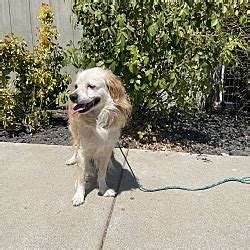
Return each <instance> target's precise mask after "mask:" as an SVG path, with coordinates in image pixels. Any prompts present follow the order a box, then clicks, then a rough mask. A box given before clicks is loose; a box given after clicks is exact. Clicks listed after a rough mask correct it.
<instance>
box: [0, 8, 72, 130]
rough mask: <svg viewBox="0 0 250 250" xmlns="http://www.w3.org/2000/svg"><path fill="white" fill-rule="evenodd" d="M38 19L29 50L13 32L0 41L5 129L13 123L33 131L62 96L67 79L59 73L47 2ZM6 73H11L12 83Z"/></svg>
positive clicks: (60, 55) (60, 58)
mask: <svg viewBox="0 0 250 250" xmlns="http://www.w3.org/2000/svg"><path fill="white" fill-rule="evenodd" d="M38 19H39V20H40V22H41V26H40V28H39V31H38V45H37V46H36V47H34V49H33V52H31V51H29V50H28V49H27V44H26V42H25V41H24V40H23V39H22V38H20V37H16V36H14V35H13V34H10V35H8V36H6V37H5V38H4V40H1V41H0V51H1V53H0V56H1V57H0V58H1V60H0V66H1V76H0V77H1V92H2V93H1V95H2V97H3V101H2V103H3V111H2V122H3V127H4V128H5V129H7V130H11V129H15V128H16V127H17V126H21V127H23V126H25V127H26V128H27V129H28V130H33V129H36V128H38V127H39V126H40V125H48V124H49V119H50V115H49V113H48V112H47V110H48V109H53V108H55V107H57V105H58V102H59V101H63V98H64V99H65V95H63V93H64V91H65V90H66V88H67V86H68V84H69V82H70V78H69V76H68V75H67V74H61V73H60V71H61V69H62V62H63V60H64V57H63V52H62V49H61V48H60V47H59V45H58V44H57V43H56V38H57V35H58V32H57V30H56V28H54V27H52V22H53V19H54V15H53V13H52V9H51V7H50V6H49V5H47V4H43V5H42V7H41V10H40V13H39V15H38ZM10 73H12V74H13V73H14V80H13V81H12V86H11V84H10Z"/></svg>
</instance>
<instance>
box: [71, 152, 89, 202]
mask: <svg viewBox="0 0 250 250" xmlns="http://www.w3.org/2000/svg"><path fill="white" fill-rule="evenodd" d="M77 157H78V160H77V170H78V178H77V180H76V193H75V195H74V197H73V199H72V202H73V205H74V206H79V205H81V204H82V203H84V196H85V183H86V164H87V159H85V158H84V157H83V154H82V152H81V151H80V150H79V151H78V153H77Z"/></svg>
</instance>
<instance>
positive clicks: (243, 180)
mask: <svg viewBox="0 0 250 250" xmlns="http://www.w3.org/2000/svg"><path fill="white" fill-rule="evenodd" d="M118 147H119V149H120V151H121V153H122V155H123V157H124V159H125V161H126V163H127V165H128V167H129V169H130V171H131V173H132V175H133V177H134V179H135V181H136V182H137V178H136V176H135V174H134V171H133V169H132V167H131V165H130V163H129V161H128V159H127V157H126V155H125V154H124V152H123V150H122V147H121V145H120V143H118ZM233 181H234V182H240V183H243V184H250V176H247V177H242V178H234V177H230V178H225V179H223V180H221V181H217V182H215V183H212V184H208V185H204V186H201V187H195V188H190V187H183V186H165V187H160V188H153V189H149V188H145V187H143V186H142V185H141V184H139V183H138V185H139V189H140V190H141V191H143V192H151V193H152V192H158V191H163V190H170V189H178V190H185V191H202V190H206V189H210V188H213V187H216V186H219V185H221V184H224V183H226V182H233Z"/></svg>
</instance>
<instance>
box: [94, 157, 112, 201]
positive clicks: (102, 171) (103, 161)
mask: <svg viewBox="0 0 250 250" xmlns="http://www.w3.org/2000/svg"><path fill="white" fill-rule="evenodd" d="M110 157H111V153H110V154H107V155H104V156H99V157H98V159H97V160H96V165H97V167H98V177H97V181H98V185H99V192H100V193H101V194H102V195H103V196H105V197H114V196H115V195H116V192H115V190H114V189H111V188H109V187H108V186H107V184H106V175H107V169H108V164H109V161H110Z"/></svg>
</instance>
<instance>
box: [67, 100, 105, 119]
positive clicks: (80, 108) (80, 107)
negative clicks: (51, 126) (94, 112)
mask: <svg viewBox="0 0 250 250" xmlns="http://www.w3.org/2000/svg"><path fill="white" fill-rule="evenodd" d="M100 100H101V98H100V97H96V98H95V99H94V100H92V101H90V102H88V103H81V104H76V105H75V106H74V107H73V109H72V110H71V112H70V113H71V115H74V114H75V113H77V112H78V113H81V114H83V113H86V112H87V111H89V110H90V109H91V108H93V107H95V106H96V105H97V104H98V103H99V102H100Z"/></svg>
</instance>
